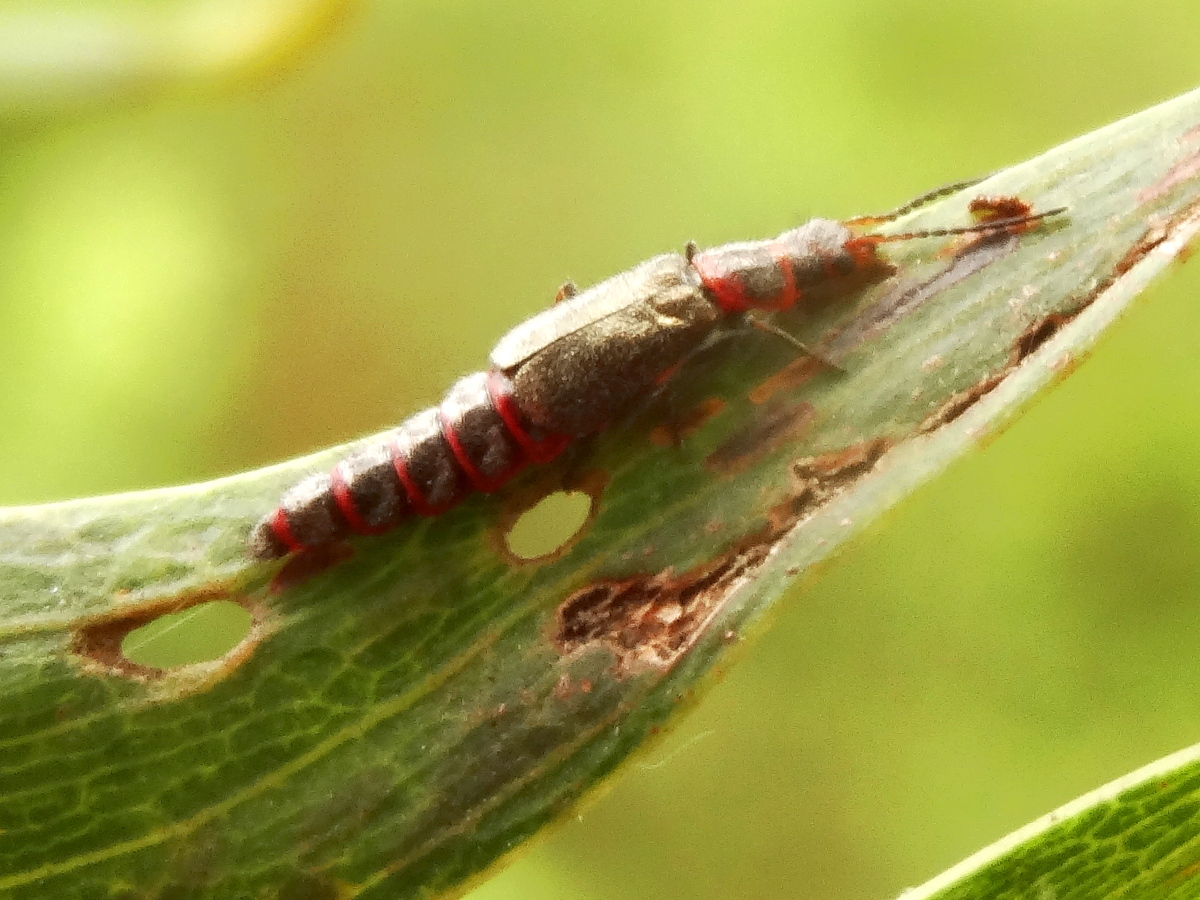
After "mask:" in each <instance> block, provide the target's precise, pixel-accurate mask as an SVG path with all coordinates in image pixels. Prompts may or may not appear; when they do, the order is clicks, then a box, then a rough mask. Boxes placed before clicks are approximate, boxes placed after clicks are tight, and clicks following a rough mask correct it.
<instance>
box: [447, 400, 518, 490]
mask: <svg viewBox="0 0 1200 900" xmlns="http://www.w3.org/2000/svg"><path fill="white" fill-rule="evenodd" d="M438 422H439V423H441V426H442V437H444V438H445V439H446V443H447V444H449V445H450V452H451V453H453V454H454V459H455V460H457V462H458V466H459V468H460V469H462V470H463V471H464V472H465V473H466V475H467V481H469V482H471V487H473V488H475V490H477V491H479V493H481V494H490V493H491V492H492V491H494V490H496V489H498V488H499V487H500V486H501V485H503V484H504V482H505V481H507V480H508V476H509V475H511V474H512V472H515V471H516V467H514V468H513V469H512V470H511V471H509V472H501V473H500V474H499V475H498V476H496V477H495V478H489V477H488V476H487V474H486V473H485V472H483V471H482V470H481V469H480V468H479V466H477V465H475V460H473V459H471V457H470V456H468V455H467V450H466V448H465V447H464V446H463V445H462V441H460V440H459V439H458V432H457V431H455V430H454V426H453V425H451V424H450V423H449V422H448V421H447V420H446V416H445V414H444V413H443V412H442V410H441V408H439V409H438Z"/></svg>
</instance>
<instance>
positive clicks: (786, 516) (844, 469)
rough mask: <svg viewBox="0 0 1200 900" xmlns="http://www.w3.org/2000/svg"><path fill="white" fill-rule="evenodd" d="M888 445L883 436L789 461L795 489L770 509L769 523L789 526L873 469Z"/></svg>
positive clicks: (787, 527)
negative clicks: (783, 500) (787, 498)
mask: <svg viewBox="0 0 1200 900" xmlns="http://www.w3.org/2000/svg"><path fill="white" fill-rule="evenodd" d="M890 446H891V444H890V442H889V441H888V440H887V439H886V438H875V439H874V440H871V441H864V442H863V443H861V444H854V445H852V446H850V447H846V448H845V449H843V450H839V451H837V452H835V453H825V454H822V455H821V456H809V457H806V458H804V459H798V460H796V461H795V462H794V463H792V480H793V483H794V484H795V485H796V490H795V491H794V492H793V494H792V497H791V498H790V500H789V501H788V502H787V503H786V504H780V505H779V506H777V507H775V509H773V510H772V511H771V516H772V526H773V527H774V528H775V529H776V530H786V529H789V528H791V527H792V525H794V524H795V523H796V522H798V521H799V520H800V519H801V518H803V517H804V516H806V515H808V514H809V513H811V512H812V511H813V510H814V509H816V508H817V507H819V506H822V505H824V504H825V503H826V502H827V501H829V500H830V499H832V498H833V496H834V495H835V494H838V493H841V492H842V491H844V490H845V489H846V488H848V487H850V486H851V485H852V484H854V483H855V482H856V481H858V480H859V479H860V478H862V477H863V476H864V475H866V474H867V473H869V472H870V471H871V470H872V469H874V468H875V464H876V463H877V462H879V460H880V459H882V458H883V455H884V454H885V453H887V451H888V448H889V447H890Z"/></svg>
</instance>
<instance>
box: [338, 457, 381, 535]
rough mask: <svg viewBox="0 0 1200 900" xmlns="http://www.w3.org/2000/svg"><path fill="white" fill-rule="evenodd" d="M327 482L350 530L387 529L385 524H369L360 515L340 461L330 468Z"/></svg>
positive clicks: (375, 531)
mask: <svg viewBox="0 0 1200 900" xmlns="http://www.w3.org/2000/svg"><path fill="white" fill-rule="evenodd" d="M329 482H330V489H331V491H332V493H333V500H334V502H335V503H336V504H337V508H338V511H339V512H340V513H341V514H342V518H343V519H345V520H346V524H347V525H349V526H350V530H351V531H353V532H354V533H355V534H382V533H383V532H385V531H387V530H388V529H387V526H386V525H384V526H379V525H369V524H367V520H366V519H364V518H363V517H362V513H360V512H359V511H358V507H357V506H356V505H355V503H354V497H352V496H351V495H350V485H348V484H346V477H345V476H344V475H343V474H342V465H341V463H338V464H337V465H336V466H334V467H333V468H332V469H331V470H330V472H329Z"/></svg>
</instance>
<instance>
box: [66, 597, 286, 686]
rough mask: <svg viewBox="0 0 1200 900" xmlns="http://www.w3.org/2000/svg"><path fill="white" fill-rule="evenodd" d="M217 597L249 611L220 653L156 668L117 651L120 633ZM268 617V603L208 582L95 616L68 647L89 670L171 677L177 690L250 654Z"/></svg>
mask: <svg viewBox="0 0 1200 900" xmlns="http://www.w3.org/2000/svg"><path fill="white" fill-rule="evenodd" d="M216 600H229V601H231V602H234V603H237V604H238V605H239V606H241V607H242V608H243V609H245V610H246V611H247V612H249V613H250V629H249V631H248V632H247V633H246V636H245V637H244V638H243V639H242V640H241V641H240V642H239V643H238V644H237V645H236V646H235V647H233V648H232V649H231V650H229V652H227V653H225V654H224V655H223V656H221V657H220V658H219V659H215V660H210V661H208V662H202V663H193V664H190V665H184V666H177V667H175V668H171V669H160V668H157V667H155V666H146V665H142V664H141V663H135V662H133V661H132V660H130V659H129V658H128V657H126V656H125V654H124V653H123V652H122V650H121V644H122V642H123V641H124V640H125V638H126V637H128V636H129V634H130V633H132V632H134V631H136V630H137V629H139V628H141V627H143V626H145V625H149V624H150V623H151V622H153V621H154V620H155V619H158V618H159V617H161V616H165V615H171V614H173V613H180V612H184V611H185V610H188V609H192V608H193V607H196V606H200V605H202V604H204V603H211V602H213V601H216ZM270 621H271V620H270V615H269V611H268V610H267V608H266V607H264V606H262V605H260V604H259V603H257V602H255V601H253V600H251V599H250V598H247V597H241V598H239V597H230V596H228V592H227V591H226V590H225V589H223V588H210V589H206V590H201V591H196V592H194V593H190V594H186V595H184V596H180V597H168V598H163V599H158V600H153V601H150V602H147V603H144V604H141V605H139V606H135V607H132V608H129V607H125V608H122V609H121V610H119V611H117V612H114V613H112V614H109V615H104V616H100V617H97V618H96V619H93V620H92V621H90V622H88V623H87V624H85V625H81V626H80V627H79V628H77V629H76V630H75V633H74V637H73V639H72V641H71V653H72V657H73V658H74V659H75V661H76V662H77V663H79V664H80V665H81V667H82V668H83V670H84V671H85V672H87V673H88V674H91V675H97V676H102V677H112V676H119V677H122V678H129V679H132V680H134V681H140V682H143V683H147V684H149V683H152V682H162V681H164V680H172V687H173V688H176V689H177V690H176V694H179V693H183V692H192V691H195V690H200V689H203V688H204V687H207V686H209V685H211V684H213V683H215V682H216V681H218V680H220V679H221V678H223V677H224V676H225V675H226V674H227V673H228V672H230V671H232V670H233V669H236V668H237V667H238V666H240V665H241V664H242V663H244V662H245V661H246V660H247V659H249V658H250V656H251V655H252V653H253V652H254V649H255V648H256V647H257V646H258V645H259V644H260V643H261V642H262V641H263V639H264V638H265V637H266V636H267V635H268V634H269V633H270V631H271V627H270Z"/></svg>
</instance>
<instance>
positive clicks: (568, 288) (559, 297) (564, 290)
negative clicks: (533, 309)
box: [554, 280, 579, 303]
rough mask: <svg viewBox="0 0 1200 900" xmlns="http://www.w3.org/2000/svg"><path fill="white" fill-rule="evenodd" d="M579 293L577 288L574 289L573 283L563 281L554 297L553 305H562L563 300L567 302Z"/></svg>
mask: <svg viewBox="0 0 1200 900" xmlns="http://www.w3.org/2000/svg"><path fill="white" fill-rule="evenodd" d="M578 293H579V288H577V287H575V282H573V281H569V280H568V281H564V282H563V283H562V286H561V287H560V288H559V289H558V293H557V294H555V295H554V302H555V303H562V302H563V301H564V300H569V299H571V298H572V297H574V296H575V295H576V294H578Z"/></svg>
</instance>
